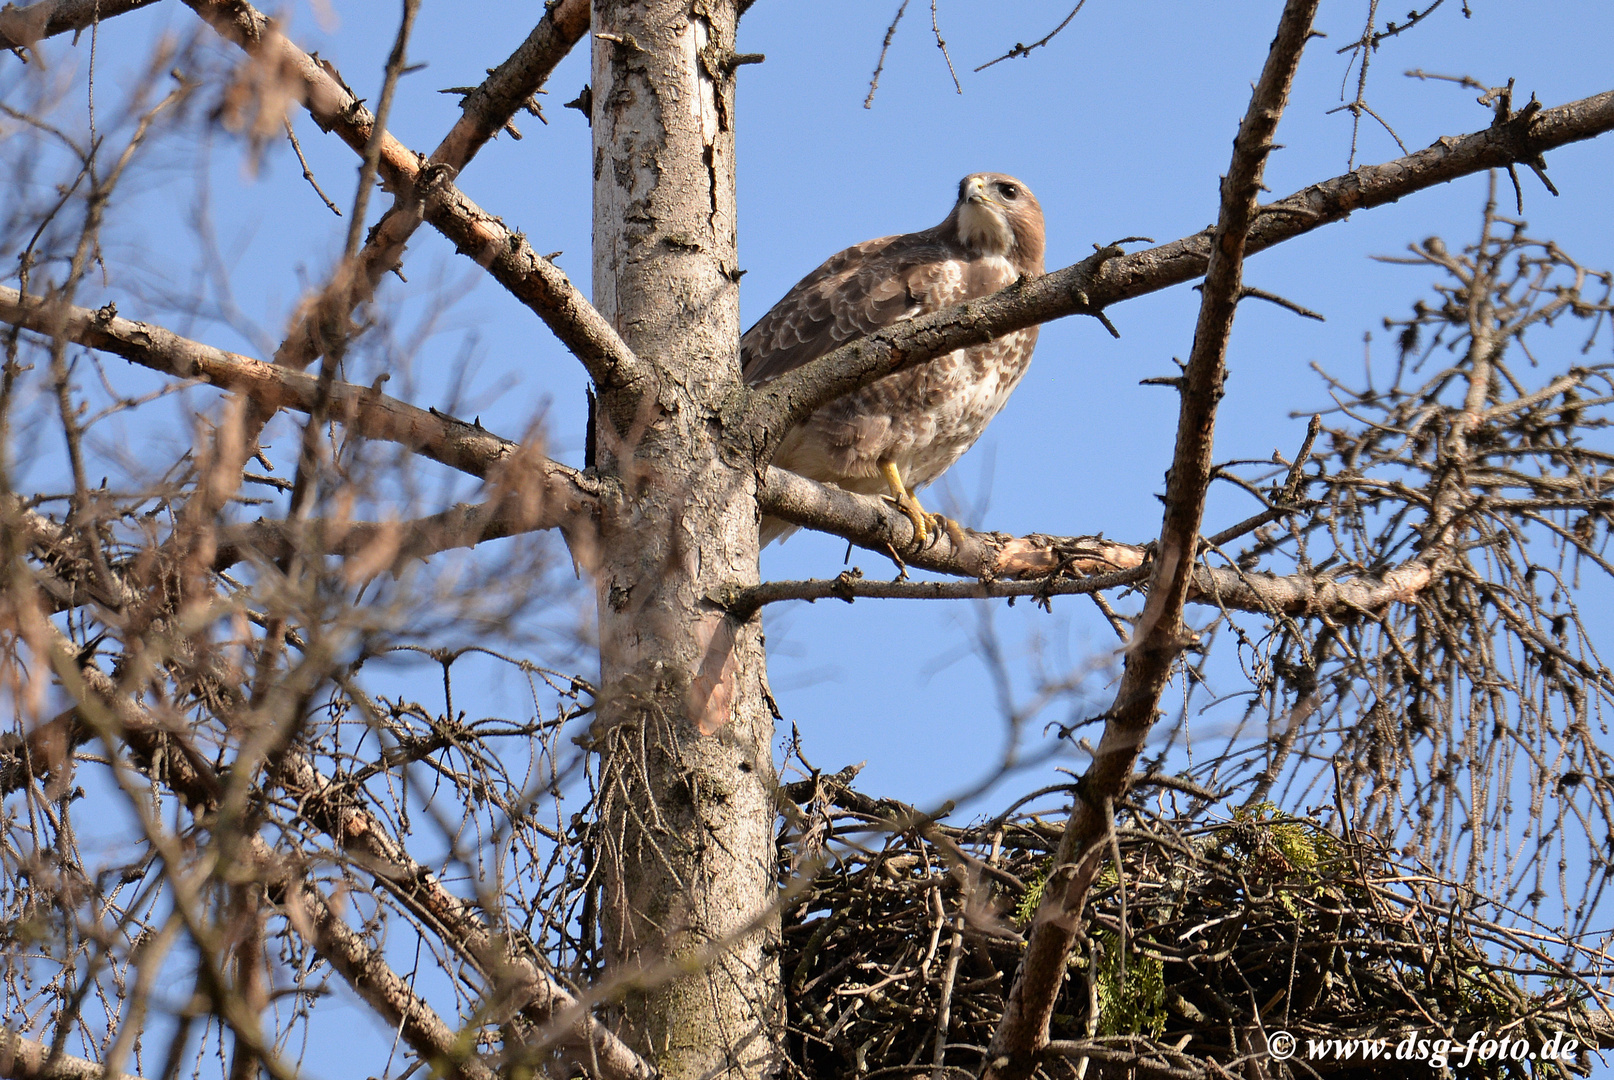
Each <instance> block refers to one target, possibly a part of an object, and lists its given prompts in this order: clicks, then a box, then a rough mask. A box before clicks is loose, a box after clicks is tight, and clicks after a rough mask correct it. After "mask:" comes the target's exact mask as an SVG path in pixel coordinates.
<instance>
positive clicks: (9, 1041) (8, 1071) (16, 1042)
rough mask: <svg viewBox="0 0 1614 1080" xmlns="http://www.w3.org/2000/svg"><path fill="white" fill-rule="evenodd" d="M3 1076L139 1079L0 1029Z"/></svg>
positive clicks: (66, 1079) (20, 1078)
mask: <svg viewBox="0 0 1614 1080" xmlns="http://www.w3.org/2000/svg"><path fill="white" fill-rule="evenodd" d="M38 6H40V7H45V6H48V5H45V4H41V5H38ZM0 1077H4V1078H5V1080H140V1078H139V1077H137V1076H131V1075H129V1074H128V1073H125V1072H119V1073H114V1074H113V1075H112V1076H111V1077H108V1076H107V1074H106V1070H105V1069H103V1068H102V1067H101V1065H100V1063H99V1062H95V1061H86V1060H85V1059H84V1058H79V1057H72V1056H71V1055H68V1054H57V1055H56V1056H55V1058H52V1057H51V1053H50V1047H48V1046H46V1045H45V1044H44V1043H37V1042H34V1041H33V1040H32V1039H25V1038H23V1037H22V1036H21V1035H19V1034H17V1033H16V1032H15V1031H9V1030H7V1029H5V1028H0Z"/></svg>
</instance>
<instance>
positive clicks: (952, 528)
mask: <svg viewBox="0 0 1614 1080" xmlns="http://www.w3.org/2000/svg"><path fill="white" fill-rule="evenodd" d="M880 475H881V476H883V477H885V482H886V483H887V484H888V485H889V486H890V488H891V501H892V502H894V503H896V504H897V509H898V510H901V511H902V512H903V513H904V514H906V515H907V516H908V520H909V521H911V522H913V538H914V546H915V548H916V549H918V548H922V547H924V546H925V544H926V543H927V542H928V541H929V539H930V533H931V531H932V530H933V529H946V530H947V534H948V535H949V536H952V537H953V538H954V541H955V542H957V541H958V539H959V535H960V534H959V533H958V531H957V530H958V526H957V525H956V524H954V523H953V522H952V521H950V520H949V519H948V518H946V517H945V516H943V515H941V514H931V513H927V512H926V511H925V508H924V507H923V506H921V505H919V496H918V495H916V494H915V493H914V491H913V489H912V488H910V487H908V485H907V484H905V483H903V481H902V471H901V470H900V469H898V468H897V466H896V463H895V462H891V461H882V462H880Z"/></svg>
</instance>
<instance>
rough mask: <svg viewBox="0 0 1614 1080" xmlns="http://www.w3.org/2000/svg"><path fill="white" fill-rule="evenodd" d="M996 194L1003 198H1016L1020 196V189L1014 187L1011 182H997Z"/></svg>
mask: <svg viewBox="0 0 1614 1080" xmlns="http://www.w3.org/2000/svg"><path fill="white" fill-rule="evenodd" d="M998 194H1000V195H1002V196H1003V197H1004V198H1005V199H1018V198H1019V197H1020V189H1019V188H1017V187H1015V186H1014V185H1013V184H999V185H998Z"/></svg>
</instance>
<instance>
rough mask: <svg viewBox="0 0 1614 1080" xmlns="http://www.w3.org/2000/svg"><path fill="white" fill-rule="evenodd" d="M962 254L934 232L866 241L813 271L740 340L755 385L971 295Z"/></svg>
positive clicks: (750, 380) (743, 359)
mask: <svg viewBox="0 0 1614 1080" xmlns="http://www.w3.org/2000/svg"><path fill="white" fill-rule="evenodd" d="M966 269H967V268H966V265H965V263H964V261H963V259H962V258H961V253H960V252H958V251H957V250H955V249H954V248H953V247H951V246H949V245H948V244H946V243H944V242H942V241H941V240H940V239H938V238H937V237H935V236H934V235H932V234H930V233H909V234H907V235H904V236H883V237H881V238H880V239H878V240H866V241H864V242H863V243H861V244H858V245H856V246H855V247H849V248H847V249H846V250H845V251H842V252H840V253H839V254H837V255H833V256H831V257H830V258H829V260H828V261H826V262H825V263H824V265H822V266H820V267H819V268H818V269H817V270H814V271H813V272H812V273H811V274H808V275H807V276H806V277H805V278H803V279H802V280H801V281H800V282H798V283H797V284H796V287H795V288H793V289H791V290H790V291H789V292H788V293H786V294H785V296H784V299H782V300H780V301H779V302H778V303H777V304H775V305H774V306H773V310H771V311H769V312H768V313H767V314H766V315H764V316H763V317H762V319H761V320H760V321H759V322H758V323H757V324H756V325H755V326H753V327H751V329H750V330H747V331H746V332H745V336H744V337H742V338H741V339H740V360H741V364H742V366H743V370H744V374H745V381H746V382H747V383H749V384H751V385H752V386H755V385H757V384H758V383H764V382H767V381H768V380H769V379H773V378H777V377H778V376H780V375H783V374H784V373H785V372H787V371H790V370H792V369H793V368H798V367H801V366H802V365H803V364H805V363H807V362H808V361H810V360H816V359H818V358H819V357H820V356H823V355H825V354H826V353H829V352H833V351H834V350H835V349H837V348H839V347H840V346H842V345H845V344H846V343H847V342H849V341H852V340H853V339H855V338H860V337H862V336H863V335H864V334H868V333H871V332H872V331H875V330H878V329H879V328H880V327H882V326H890V325H891V324H892V323H894V322H898V321H900V320H902V319H911V318H913V317H914V316H915V315H922V314H924V313H925V312H927V311H935V310H937V309H939V308H942V307H945V306H947V305H948V304H950V303H953V302H955V301H956V300H959V299H962V298H963V292H964V290H965V278H966V276H967V275H966Z"/></svg>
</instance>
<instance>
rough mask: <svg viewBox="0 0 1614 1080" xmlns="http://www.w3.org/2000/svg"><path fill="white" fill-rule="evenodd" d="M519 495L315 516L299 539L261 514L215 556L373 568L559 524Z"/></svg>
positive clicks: (227, 561) (224, 561) (216, 563)
mask: <svg viewBox="0 0 1614 1080" xmlns="http://www.w3.org/2000/svg"><path fill="white" fill-rule="evenodd" d="M513 502H514V500H510V499H503V500H498V501H495V502H484V503H476V504H469V503H459V504H457V505H455V506H452V507H450V508H449V509H447V510H444V511H442V512H440V513H436V514H431V515H428V516H427V517H421V518H415V519H413V520H411V521H346V522H335V521H309V522H307V523H305V524H306V527H305V528H304V530H303V532H304V533H305V535H304V536H303V537H302V538H301V539H300V540H299V541H298V542H297V543H295V544H294V543H293V535H292V534H293V530H292V528H291V526H290V525H288V524H287V523H286V522H284V521H276V520H269V519H265V520H261V521H254V522H253V523H252V524H250V525H242V526H239V527H236V528H228V529H224V530H222V532H221V534H220V537H219V543H218V549H217V551H216V552H215V554H214V556H213V569H214V570H228V569H229V568H230V567H232V566H234V565H235V564H236V563H238V562H240V561H242V560H243V559H245V558H247V556H248V553H250V552H255V553H257V554H258V555H259V556H260V557H261V558H264V559H267V560H269V561H276V560H279V559H283V558H285V557H286V556H288V555H290V554H291V553H292V552H293V550H294V549H295V550H300V551H303V552H305V553H311V554H320V555H338V556H342V557H347V558H351V557H360V558H363V559H365V560H366V561H367V562H373V563H374V568H373V572H375V573H380V572H382V571H384V570H394V571H396V570H397V568H399V567H401V566H403V565H404V564H405V563H407V562H408V561H409V560H411V559H424V558H426V557H428V556H431V555H435V554H437V553H439V552H442V551H448V550H450V549H452V548H467V547H475V546H476V545H477V544H480V543H482V542H484V541H487V540H499V539H502V538H504V537H506V536H516V535H519V534H521V533H529V532H537V531H538V530H540V529H547V528H553V527H554V525H553V524H544V523H542V522H534V521H533V520H532V519H531V518H530V517H529V516H527V515H524V514H522V513H521V508H520V506H519V505H512V503H513Z"/></svg>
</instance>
